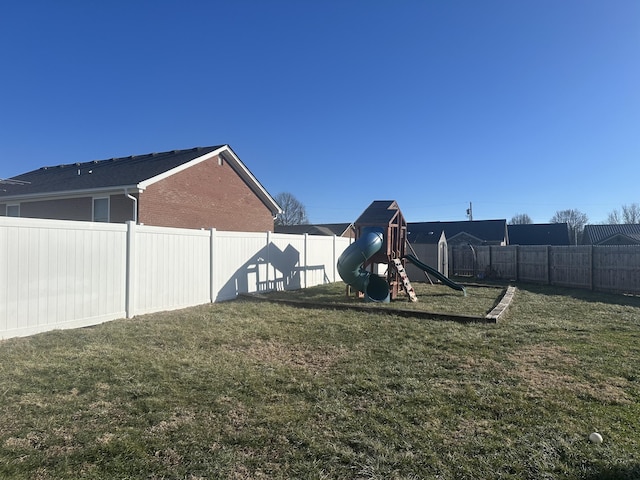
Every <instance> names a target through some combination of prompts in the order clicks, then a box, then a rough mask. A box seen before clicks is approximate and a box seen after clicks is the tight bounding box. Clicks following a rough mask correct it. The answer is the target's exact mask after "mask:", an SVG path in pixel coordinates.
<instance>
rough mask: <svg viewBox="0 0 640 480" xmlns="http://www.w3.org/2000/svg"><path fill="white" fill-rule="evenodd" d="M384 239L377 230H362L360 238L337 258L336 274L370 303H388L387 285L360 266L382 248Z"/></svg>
mask: <svg viewBox="0 0 640 480" xmlns="http://www.w3.org/2000/svg"><path fill="white" fill-rule="evenodd" d="M383 242H384V237H383V235H382V232H380V231H377V230H366V229H365V230H364V231H363V234H362V236H361V237H360V238H359V239H358V240H356V241H355V242H353V243H352V244H351V245H349V246H348V247H347V249H346V250H345V251H344V252H342V255H340V257H339V258H338V265H337V266H338V274H339V275H340V278H342V280H343V281H344V283H346V284H347V285H351V286H352V287H353V288H355V289H356V290H358V291H360V292H364V294H365V300H366V301H370V302H385V303H386V302H388V301H389V284H388V283H387V281H386V280H385V279H384V278H382V277H379V276H378V275H373V274H372V273H371V272H368V271H367V270H366V269H364V268H362V264H363V263H364V262H366V261H367V260H368V259H369V258H371V257H372V256H373V255H374V254H375V253H376V252H378V250H380V249H381V248H382V245H383Z"/></svg>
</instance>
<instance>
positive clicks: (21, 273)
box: [0, 217, 349, 338]
mask: <svg viewBox="0 0 640 480" xmlns="http://www.w3.org/2000/svg"><path fill="white" fill-rule="evenodd" d="M348 245H349V239H348V238H342V237H335V236H334V237H320V236H309V235H289V234H276V233H272V232H265V233H255V232H225V231H217V230H215V229H212V230H188V229H176V228H163V227H152V226H146V225H136V224H135V223H133V222H129V223H127V224H109V223H91V222H72V221H59V220H39V219H28V218H12V217H0V338H9V337H16V336H23V335H31V334H34V333H38V332H43V331H47V330H53V329H58V328H73V327H81V326H89V325H95V324H98V323H102V322H105V321H108V320H113V319H116V318H124V317H128V318H130V317H133V316H135V315H140V314H144V313H151V312H157V311H163V310H173V309H177V308H184V307H189V306H193V305H199V304H204V303H208V302H216V301H222V300H230V299H233V298H235V297H236V296H237V295H238V294H239V293H251V292H258V291H270V290H288V289H296V288H303V287H310V286H314V285H319V284H322V283H329V282H335V281H337V280H338V277H337V273H336V267H335V265H336V261H337V258H338V256H339V255H340V254H341V253H342V251H343V250H344V249H345V248H346V247H347V246H348Z"/></svg>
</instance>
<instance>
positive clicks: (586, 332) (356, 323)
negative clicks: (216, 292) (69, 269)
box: [0, 286, 640, 480]
mask: <svg viewBox="0 0 640 480" xmlns="http://www.w3.org/2000/svg"><path fill="white" fill-rule="evenodd" d="M332 288H333V289H336V288H338V291H339V293H340V297H341V298H340V300H339V301H344V297H342V294H344V289H339V286H331V287H320V288H317V289H316V288H314V289H308V290H306V291H304V292H295V296H296V298H300V299H303V298H305V296H308V298H312V299H313V301H317V300H318V298H319V297H324V298H325V299H326V300H328V299H329V297H330V296H331V292H332V290H331V289H332ZM431 288H432V286H425V290H424V291H423V292H422V293H421V294H419V297H420V301H421V302H422V303H423V304H429V305H430V308H434V310H437V311H444V312H451V311H454V312H459V313H462V314H470V315H471V314H472V315H481V314H486V313H487V312H488V311H490V310H491V309H492V308H493V307H494V306H495V304H496V303H497V302H498V301H499V298H500V295H501V292H502V291H503V289H501V288H494V289H479V288H478V289H475V288H473V289H471V290H472V291H470V292H469V294H468V296H467V297H462V296H460V295H455V294H454V295H450V294H449V292H446V291H445V290H439V286H433V290H431ZM443 288H444V287H443ZM480 290H482V293H480ZM429 291H431V292H432V293H433V295H432V296H429V295H428V293H429ZM476 291H478V292H476ZM288 293H292V292H288ZM456 293H458V292H456ZM282 295H286V294H284V293H283V294H282ZM419 303H420V302H419ZM380 308H381V309H387V308H393V305H391V306H389V307H386V306H380ZM415 308H419V307H415ZM639 334H640V299H638V298H636V297H625V296H615V295H604V294H595V293H592V292H581V291H576V290H566V289H552V288H548V287H531V286H518V294H517V295H516V297H515V300H514V302H513V303H512V304H511V306H510V307H509V310H508V311H507V312H506V314H505V316H504V318H501V321H500V323H498V324H479V323H469V324H458V323H453V322H440V321H425V320H421V319H417V318H410V317H406V316H403V317H401V316H396V315H393V314H389V313H385V314H384V315H380V314H378V313H376V312H375V311H372V312H367V313H360V312H354V311H348V310H332V309H330V308H324V309H317V308H300V307H295V308H294V307H289V306H287V305H279V304H274V303H264V302H255V301H235V302H225V303H220V304H213V305H204V306H200V307H195V308H190V309H186V310H181V311H175V312H165V313H160V314H152V315H145V316H141V317H137V318H135V319H130V320H118V321H113V322H109V323H106V324H103V325H99V326H95V327H91V328H84V329H78V330H67V331H55V332H48V333H44V334H39V335H34V336H32V337H28V338H16V339H10V340H5V341H2V342H0V398H1V400H2V401H1V402H0V478H8V479H11V478H20V479H22V478H29V479H31V478H34V479H111V478H118V479H134V478H135V479H138V478H147V479H213V478H216V479H218V478H221V479H222V478H224V479H255V478H257V479H260V478H265V479H266V478H269V479H271V478H275V479H290V478H300V479H341V478H342V479H352V478H357V479H394V478H395V479H417V478H421V479H431V478H432V479H478V478H500V479H544V478H548V479H594V480H595V479H601V478H603V479H635V478H640V435H639V434H638V429H637V425H638V423H639V420H640V406H639V405H640V402H639V401H638V400H639V399H640V376H639V375H638V368H637V366H638V365H640V343H639V342H638V338H639ZM593 431H598V432H600V433H601V434H602V435H603V437H604V442H603V443H602V444H599V445H598V444H593V443H591V442H589V440H588V437H589V434H590V433H591V432H593Z"/></svg>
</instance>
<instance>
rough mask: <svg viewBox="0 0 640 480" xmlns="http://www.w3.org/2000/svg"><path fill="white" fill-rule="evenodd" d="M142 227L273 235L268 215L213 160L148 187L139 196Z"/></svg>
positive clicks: (248, 191) (246, 188)
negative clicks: (269, 232)
mask: <svg viewBox="0 0 640 480" xmlns="http://www.w3.org/2000/svg"><path fill="white" fill-rule="evenodd" d="M138 221H139V222H140V223H144V224H145V225H158V226H164V227H178V228H216V229H218V230H230V231H245V232H265V231H268V230H270V231H273V217H272V216H271V211H270V210H269V209H268V208H267V207H266V206H265V205H264V203H262V201H260V199H259V198H258V197H257V196H256V195H255V193H254V192H253V191H252V190H251V189H250V188H249V186H248V185H247V184H246V183H245V182H244V181H243V180H242V178H240V176H238V174H237V173H236V172H235V171H234V170H233V168H232V167H231V166H230V165H228V164H227V162H224V161H223V162H222V165H219V164H218V158H217V157H214V158H212V159H209V160H205V161H204V162H201V163H199V164H198V165H195V166H193V167H191V168H187V169H186V170H183V171H182V172H179V173H177V174H175V175H172V176H170V177H168V178H166V179H164V180H161V181H159V182H156V183H154V184H153V185H150V186H149V187H148V188H147V189H146V190H145V191H144V192H142V193H141V194H140V202H139V219H138Z"/></svg>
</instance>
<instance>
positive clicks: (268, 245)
mask: <svg viewBox="0 0 640 480" xmlns="http://www.w3.org/2000/svg"><path fill="white" fill-rule="evenodd" d="M265 261H266V262H267V278H266V279H265V281H266V283H265V290H266V291H267V292H270V291H271V290H275V285H273V287H272V286H271V285H270V284H269V279H270V278H271V230H267V258H265ZM258 275H260V269H259V268H258ZM274 280H275V277H274Z"/></svg>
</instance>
